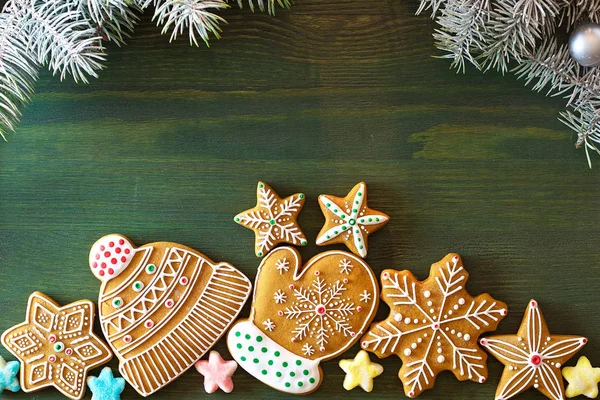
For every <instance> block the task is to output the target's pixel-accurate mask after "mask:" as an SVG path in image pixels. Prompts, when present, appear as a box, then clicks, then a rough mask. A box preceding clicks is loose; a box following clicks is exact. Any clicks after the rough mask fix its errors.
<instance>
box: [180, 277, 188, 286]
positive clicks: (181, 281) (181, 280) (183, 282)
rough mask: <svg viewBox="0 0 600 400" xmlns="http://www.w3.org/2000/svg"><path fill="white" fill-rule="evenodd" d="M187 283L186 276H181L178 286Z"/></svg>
mask: <svg viewBox="0 0 600 400" xmlns="http://www.w3.org/2000/svg"><path fill="white" fill-rule="evenodd" d="M188 282H189V280H188V278H187V276H182V277H181V278H180V279H179V283H180V284H182V285H187V284H188Z"/></svg>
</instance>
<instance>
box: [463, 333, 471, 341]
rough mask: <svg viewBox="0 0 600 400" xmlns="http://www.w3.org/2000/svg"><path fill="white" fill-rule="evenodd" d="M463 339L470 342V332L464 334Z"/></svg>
mask: <svg viewBox="0 0 600 400" xmlns="http://www.w3.org/2000/svg"><path fill="white" fill-rule="evenodd" d="M463 339H464V341H465V342H468V341H469V340H471V335H469V334H468V333H467V334H466V335H464V336H463Z"/></svg>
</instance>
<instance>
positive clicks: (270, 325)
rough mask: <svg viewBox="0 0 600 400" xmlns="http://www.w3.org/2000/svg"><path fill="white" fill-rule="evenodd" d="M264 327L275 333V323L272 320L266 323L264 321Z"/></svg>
mask: <svg viewBox="0 0 600 400" xmlns="http://www.w3.org/2000/svg"><path fill="white" fill-rule="evenodd" d="M263 325H264V326H265V329H266V330H268V331H269V332H273V330H274V329H275V324H274V323H273V321H271V319H267V320H266V321H264V322H263Z"/></svg>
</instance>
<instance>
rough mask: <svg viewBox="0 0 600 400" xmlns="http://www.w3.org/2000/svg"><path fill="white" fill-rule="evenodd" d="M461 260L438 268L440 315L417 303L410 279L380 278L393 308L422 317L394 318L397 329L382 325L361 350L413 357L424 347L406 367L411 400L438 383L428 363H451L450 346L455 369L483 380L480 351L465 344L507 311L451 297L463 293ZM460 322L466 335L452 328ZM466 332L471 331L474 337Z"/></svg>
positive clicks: (430, 306) (430, 305)
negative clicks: (409, 308) (447, 348)
mask: <svg viewBox="0 0 600 400" xmlns="http://www.w3.org/2000/svg"><path fill="white" fill-rule="evenodd" d="M458 261H459V258H458V257H456V256H455V257H453V258H452V262H451V263H449V262H447V263H446V265H445V266H442V267H440V272H441V278H440V277H438V278H436V282H437V285H438V287H439V291H440V293H441V295H442V296H441V298H442V300H441V305H440V306H439V309H438V310H437V311H436V310H435V309H434V308H433V307H435V306H434V305H433V303H432V301H431V300H427V302H426V303H425V304H426V305H427V308H425V309H424V308H423V307H422V306H421V305H420V302H419V301H418V300H417V292H416V283H415V282H410V283H409V282H408V280H407V276H406V275H405V276H404V279H403V281H399V279H398V274H397V273H396V274H393V276H392V275H390V274H384V275H383V276H382V283H383V289H384V290H385V289H390V293H388V294H387V295H386V297H387V298H388V299H390V300H393V304H394V305H410V306H412V307H414V308H415V310H416V312H418V313H419V314H420V317H419V318H414V319H413V320H411V318H408V317H406V318H404V319H402V315H401V314H398V313H397V314H395V315H394V318H393V319H394V321H395V322H396V323H397V324H393V323H392V322H391V321H389V320H388V321H387V322H385V324H383V323H382V324H381V325H379V326H378V328H376V330H373V329H371V330H370V331H369V332H368V335H369V336H370V337H372V338H373V339H370V340H365V341H363V342H362V347H363V348H369V350H373V351H377V350H378V349H379V348H380V350H379V351H380V352H381V353H384V354H391V353H395V352H396V348H397V347H398V345H400V346H406V347H405V348H404V349H401V352H402V353H403V354H404V356H406V357H409V356H410V355H411V354H412V353H413V352H414V351H415V349H416V348H417V347H421V346H425V349H426V350H425V352H424V353H422V356H419V358H418V359H415V360H414V361H411V362H409V363H406V364H405V367H406V372H405V374H404V377H405V378H408V382H405V386H407V387H409V392H408V395H409V396H410V397H413V396H418V395H419V394H420V393H421V392H422V391H423V388H424V387H425V385H427V384H428V383H429V382H430V380H431V379H434V378H435V374H434V372H433V370H432V368H431V366H430V365H429V364H430V362H436V363H439V364H442V363H444V362H446V361H447V360H446V358H445V357H444V355H443V354H442V353H443V352H444V351H443V350H442V347H443V346H447V345H449V346H450V347H451V351H450V354H452V360H451V363H452V364H451V366H453V368H459V370H460V374H461V375H467V376H468V377H469V379H472V378H477V380H478V381H479V382H483V381H484V380H485V378H484V376H483V375H482V374H481V373H480V370H481V369H483V368H484V364H483V363H482V361H481V360H482V357H481V356H479V355H477V351H478V350H477V348H472V347H470V346H467V345H466V343H468V342H470V341H471V334H475V333H476V332H477V331H479V330H481V329H482V326H485V327H487V326H489V325H490V324H491V323H492V322H496V323H497V322H498V321H499V319H500V318H502V317H503V316H505V315H506V313H507V311H506V309H504V308H500V307H498V306H497V303H496V302H495V301H494V302H492V303H491V304H487V301H486V300H482V301H480V302H479V303H478V302H477V301H475V299H473V300H471V301H470V302H469V303H467V301H466V300H465V299H464V298H463V297H459V298H458V299H456V296H453V295H454V294H456V293H457V292H459V291H460V290H462V289H463V287H464V281H465V275H464V272H463V271H464V268H463V267H462V266H460V265H458ZM420 295H421V296H422V297H424V298H425V299H430V298H431V296H432V293H431V292H430V291H429V290H425V291H423V292H421V293H420ZM390 304H391V303H390ZM463 310H464V311H463ZM457 321H459V322H460V321H466V322H467V323H468V324H467V325H468V326H469V328H468V329H465V331H467V332H460V331H456V330H455V329H452V328H453V326H455V323H456V322H457ZM403 324H404V325H403ZM411 324H412V326H411ZM405 325H406V326H405ZM468 331H471V334H469V333H468ZM414 333H419V335H420V337H419V338H418V340H416V341H415V342H413V343H406V341H403V340H404V337H405V336H407V335H411V334H414ZM413 337H414V336H413ZM461 343H462V344H461ZM479 351H481V350H479ZM446 354H448V353H446Z"/></svg>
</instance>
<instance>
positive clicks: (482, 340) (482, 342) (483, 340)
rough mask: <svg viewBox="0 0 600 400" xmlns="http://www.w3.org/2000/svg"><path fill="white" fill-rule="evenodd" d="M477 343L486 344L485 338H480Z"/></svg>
mask: <svg viewBox="0 0 600 400" xmlns="http://www.w3.org/2000/svg"><path fill="white" fill-rule="evenodd" d="M479 343H481V344H482V345H484V346H485V345H486V344H487V340H485V339H481V340H480V341H479Z"/></svg>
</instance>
